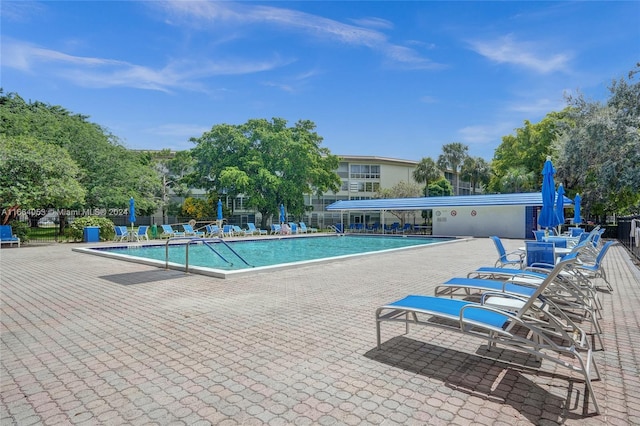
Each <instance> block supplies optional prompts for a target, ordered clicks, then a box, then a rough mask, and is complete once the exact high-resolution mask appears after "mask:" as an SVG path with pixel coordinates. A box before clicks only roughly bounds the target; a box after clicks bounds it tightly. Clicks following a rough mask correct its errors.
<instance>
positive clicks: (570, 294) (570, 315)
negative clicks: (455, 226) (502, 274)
mask: <svg viewBox="0 0 640 426" xmlns="http://www.w3.org/2000/svg"><path fill="white" fill-rule="evenodd" d="M578 255H579V253H573V254H571V255H570V256H572V257H576V256H578ZM576 268H578V263H577V262H576V263H574V264H573V265H571V266H566V267H565V269H564V270H563V271H561V272H560V273H559V274H558V275H557V276H556V279H555V280H554V281H553V282H551V283H548V284H546V289H545V291H544V292H543V294H542V295H540V297H539V300H540V303H539V305H540V307H541V308H543V309H547V314H548V315H555V316H556V317H558V321H562V322H565V323H567V324H569V327H581V324H582V323H584V322H588V323H589V325H590V327H591V331H590V334H592V335H594V336H595V337H596V338H597V339H598V341H599V342H600V347H601V348H602V349H603V350H604V341H603V338H602V335H603V332H602V328H601V326H600V324H599V322H598V318H600V317H601V313H600V309H601V304H600V301H599V299H598V294H597V292H596V291H595V287H593V286H584V285H583V283H584V280H583V279H582V278H581V276H580V275H581V274H579V273H578V272H576ZM514 271H519V270H516V269H514ZM520 272H521V273H520V274H518V273H517V272H514V274H513V275H511V276H509V277H508V278H504V279H497V280H492V279H486V278H451V279H450V280H448V281H446V282H444V283H442V284H440V285H438V286H436V288H435V295H436V296H449V297H455V296H458V297H465V298H469V297H470V296H476V298H481V297H484V296H485V295H486V294H487V293H494V294H501V293H504V294H509V295H517V296H522V297H530V296H531V295H532V294H533V293H534V292H535V291H536V290H537V288H538V286H540V285H543V283H544V282H545V280H546V279H547V278H548V273H547V274H544V273H536V272H529V271H522V270H520ZM512 303H513V302H511V305H510V306H511V308H513V306H514V305H513V304H512ZM515 303H516V305H515V306H519V305H520V304H521V303H520V302H515Z"/></svg>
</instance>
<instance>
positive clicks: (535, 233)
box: [533, 231, 546, 241]
mask: <svg viewBox="0 0 640 426" xmlns="http://www.w3.org/2000/svg"><path fill="white" fill-rule="evenodd" d="M545 235H546V232H545V231H533V236H534V237H535V238H536V241H543V240H544V237H545Z"/></svg>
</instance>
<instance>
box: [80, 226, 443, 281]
mask: <svg viewBox="0 0 640 426" xmlns="http://www.w3.org/2000/svg"><path fill="white" fill-rule="evenodd" d="M455 240H456V239H455V238H442V237H419V236H363V235H360V236H356V235H321V236H304V237H281V238H259V239H253V238H251V239H249V238H247V239H244V240H235V241H224V240H221V239H217V238H212V239H201V238H197V239H195V238H194V239H193V240H191V241H189V245H188V248H187V244H186V243H187V241H185V240H182V241H181V240H176V243H175V244H169V245H168V248H167V244H166V243H162V244H152V245H133V244H132V245H126V246H118V247H92V248H80V249H74V251H79V252H83V253H90V254H95V255H101V256H106V257H111V258H116V259H121V260H127V261H131V262H138V263H145V264H150V265H154V266H161V267H168V268H171V269H179V270H186V269H187V268H188V271H189V272H194V273H201V274H206V275H211V276H215V277H219V278H225V277H227V276H228V275H235V274H238V273H242V272H250V271H256V270H264V269H267V268H270V269H273V268H285V267H292V266H297V265H300V264H305V263H310V262H321V261H329V260H335V259H340V258H345V257H350V256H359V255H365V254H372V253H381V252H387V251H390V250H401V249H409V248H415V247H423V246H425V245H430V244H442V243H446V242H452V241H455ZM167 254H168V262H167ZM187 257H188V262H187ZM186 264H188V266H187V267H185V265H186Z"/></svg>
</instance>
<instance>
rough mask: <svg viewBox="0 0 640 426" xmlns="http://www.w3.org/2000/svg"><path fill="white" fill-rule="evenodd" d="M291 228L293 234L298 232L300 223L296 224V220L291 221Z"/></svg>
mask: <svg viewBox="0 0 640 426" xmlns="http://www.w3.org/2000/svg"><path fill="white" fill-rule="evenodd" d="M289 230H290V231H291V233H292V234H297V233H298V225H296V224H295V222H289Z"/></svg>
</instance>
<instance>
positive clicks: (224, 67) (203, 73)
mask: <svg viewBox="0 0 640 426" xmlns="http://www.w3.org/2000/svg"><path fill="white" fill-rule="evenodd" d="M286 63H287V62H286V61H283V60H281V59H279V58H277V57H276V58H274V59H270V60H256V61H246V60H235V61H234V60H226V61H198V62H194V61H174V62H171V63H169V64H167V65H166V66H164V67H163V68H158V69H154V68H151V67H146V66H142V65H137V64H132V63H129V62H125V61H118V60H113V59H105V58H95V57H85V56H74V55H69V54H66V53H63V52H58V51H55V50H51V49H45V48H42V47H38V46H34V45H32V44H29V43H24V42H20V41H15V40H11V39H8V40H3V44H2V65H3V66H6V67H10V68H15V69H18V70H21V71H25V72H32V73H37V72H38V70H40V69H42V68H44V67H46V68H47V71H48V72H51V73H54V74H56V75H58V76H59V77H61V78H65V79H69V80H71V81H73V82H74V83H75V84H77V85H79V86H85V87H96V88H105V87H133V88H138V89H147V90H158V91H165V92H166V91H170V90H171V89H173V88H182V89H189V90H198V91H204V88H203V87H202V85H201V84H200V83H199V80H200V79H202V78H207V77H212V76H217V75H242V74H251V73H257V72H263V71H268V70H271V69H274V68H277V67H280V66H282V65H283V64H286Z"/></svg>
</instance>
